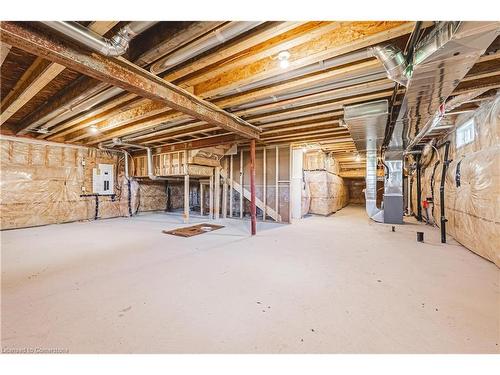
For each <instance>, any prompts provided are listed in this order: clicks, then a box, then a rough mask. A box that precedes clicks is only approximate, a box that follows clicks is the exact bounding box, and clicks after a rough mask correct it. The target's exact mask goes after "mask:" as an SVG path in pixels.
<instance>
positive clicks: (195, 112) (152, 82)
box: [0, 22, 259, 139]
mask: <svg viewBox="0 0 500 375" xmlns="http://www.w3.org/2000/svg"><path fill="white" fill-rule="evenodd" d="M0 31H1V38H2V41H4V42H7V43H9V44H11V45H13V46H16V47H18V48H21V49H23V50H25V51H27V52H29V53H32V54H35V55H37V56H40V57H44V58H46V59H48V60H50V61H53V62H56V63H58V64H61V65H63V66H66V67H68V68H70V69H73V70H75V71H78V72H79V73H82V74H85V75H88V76H90V77H93V78H96V79H99V80H101V81H103V82H106V83H108V84H111V85H114V86H117V87H120V88H122V89H124V90H127V91H131V92H133V93H135V94H137V95H139V96H142V97H145V98H148V99H151V100H156V101H160V102H163V103H165V104H166V105H168V106H169V107H171V108H173V109H176V110H178V111H180V112H183V113H185V114H187V115H190V116H193V117H195V118H197V119H199V120H203V121H207V122H208V123H211V124H214V125H217V126H219V127H221V128H223V129H225V130H228V131H231V132H233V133H236V134H239V135H241V136H243V137H245V138H251V139H252V138H256V139H258V138H259V131H258V129H257V128H255V127H253V126H252V125H250V124H248V123H247V122H245V121H243V120H241V119H239V118H237V117H236V116H234V115H232V114H229V113H227V112H224V111H222V110H221V109H220V108H218V107H217V106H215V105H213V104H211V103H209V102H207V101H204V100H202V99H200V98H198V97H196V96H194V95H193V94H191V93H189V92H188V91H186V90H183V89H181V88H179V87H176V86H174V85H172V84H170V83H168V82H165V81H163V80H161V79H160V78H158V77H156V76H154V75H153V74H151V73H149V72H148V71H146V70H144V69H141V68H139V67H137V66H136V65H134V64H132V63H130V62H128V61H126V60H124V59H110V58H107V57H104V56H101V55H98V54H96V53H92V54H90V55H89V54H85V53H82V52H81V51H79V50H77V49H75V48H74V47H72V46H70V45H63V44H62V43H61V42H59V41H56V40H54V39H52V38H50V37H48V36H46V35H45V34H43V33H41V32H39V31H37V30H34V29H30V28H29V27H28V26H27V25H25V24H18V23H13V22H2V23H1V26H0Z"/></svg>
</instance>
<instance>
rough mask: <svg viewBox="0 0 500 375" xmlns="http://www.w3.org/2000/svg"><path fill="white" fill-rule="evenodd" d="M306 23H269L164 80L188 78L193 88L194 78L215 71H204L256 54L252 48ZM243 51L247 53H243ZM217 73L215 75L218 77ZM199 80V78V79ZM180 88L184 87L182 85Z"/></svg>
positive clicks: (177, 69) (180, 68)
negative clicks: (236, 58)
mask: <svg viewBox="0 0 500 375" xmlns="http://www.w3.org/2000/svg"><path fill="white" fill-rule="evenodd" d="M303 23H304V22H267V24H266V25H264V26H262V27H260V28H257V30H255V31H253V32H252V33H251V34H250V35H249V36H247V37H245V38H243V39H242V38H235V39H234V40H230V41H228V42H225V43H224V44H222V45H221V47H220V48H216V49H215V50H214V51H213V52H211V53H210V54H208V55H204V56H201V57H199V58H197V59H196V60H194V61H193V62H192V63H190V64H188V65H186V66H181V67H179V68H174V70H173V71H172V72H169V73H168V74H167V75H166V76H165V77H164V78H165V79H166V80H167V81H170V82H173V81H175V80H179V82H185V81H186V80H185V79H181V78H182V77H185V76H188V75H189V78H188V79H187V81H188V85H189V86H191V85H193V84H194V83H196V80H195V79H194V77H200V75H204V74H206V73H209V74H213V72H214V70H215V69H210V70H209V72H206V71H204V70H203V69H204V68H206V67H209V66H211V65H213V64H216V63H217V66H218V65H219V64H220V62H223V61H224V60H226V59H230V61H232V60H234V57H233V56H238V57H241V56H240V55H244V56H247V55H250V54H253V53H254V50H253V49H252V50H250V48H251V47H253V46H255V45H257V44H259V43H263V42H265V41H267V40H268V39H270V38H272V37H276V36H277V35H280V34H283V33H286V32H288V31H290V30H291V29H293V28H296V27H297V26H300V25H302V24H303ZM243 51H245V52H244V53H243ZM239 54H240V55H239ZM216 74H217V73H215V75H216ZM198 79H199V78H198ZM179 86H181V87H183V86H184V85H183V84H182V83H180V84H179Z"/></svg>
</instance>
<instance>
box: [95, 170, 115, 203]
mask: <svg viewBox="0 0 500 375" xmlns="http://www.w3.org/2000/svg"><path fill="white" fill-rule="evenodd" d="M114 183H115V181H114V174H113V164H98V165H97V168H94V169H93V170H92V190H93V193H94V194H101V195H112V194H114Z"/></svg>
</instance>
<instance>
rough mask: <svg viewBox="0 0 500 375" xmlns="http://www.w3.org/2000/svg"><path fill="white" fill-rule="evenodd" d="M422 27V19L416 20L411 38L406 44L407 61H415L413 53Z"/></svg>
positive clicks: (408, 62) (409, 62)
mask: <svg viewBox="0 0 500 375" xmlns="http://www.w3.org/2000/svg"><path fill="white" fill-rule="evenodd" d="M421 29H422V21H417V22H415V27H414V28H413V31H412V33H411V35H410V39H409V40H408V43H407V45H406V51H405V52H406V63H407V64H411V63H412V62H413V61H412V60H413V53H414V52H415V47H416V45H417V42H418V39H419V36H420V30H421Z"/></svg>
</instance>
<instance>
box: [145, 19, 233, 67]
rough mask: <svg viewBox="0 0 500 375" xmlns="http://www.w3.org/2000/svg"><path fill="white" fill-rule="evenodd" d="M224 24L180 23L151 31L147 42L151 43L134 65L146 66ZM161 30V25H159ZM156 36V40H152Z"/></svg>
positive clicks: (205, 22) (207, 22)
mask: <svg viewBox="0 0 500 375" xmlns="http://www.w3.org/2000/svg"><path fill="white" fill-rule="evenodd" d="M223 23H224V22H221V21H203V22H192V21H189V22H180V23H179V24H178V25H176V26H174V27H173V28H172V26H171V25H165V30H164V31H163V32H162V30H159V31H158V30H152V31H151V34H152V35H149V38H148V41H147V42H149V43H151V41H150V40H151V39H153V43H151V45H150V46H149V48H147V50H146V51H145V52H143V53H141V55H140V56H138V57H137V58H136V59H135V63H136V64H137V65H139V66H146V65H149V64H151V63H153V62H154V61H155V60H157V59H158V56H164V55H166V54H168V53H170V52H172V51H174V50H175V49H177V48H179V47H182V46H184V45H186V44H188V43H190V42H192V41H193V40H195V39H198V38H200V37H201V36H203V35H204V34H206V33H208V32H210V31H211V30H213V29H215V28H217V27H219V26H221V25H222V24H223ZM159 27H160V28H161V27H162V25H159ZM155 36H157V38H158V40H154V39H155Z"/></svg>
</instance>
